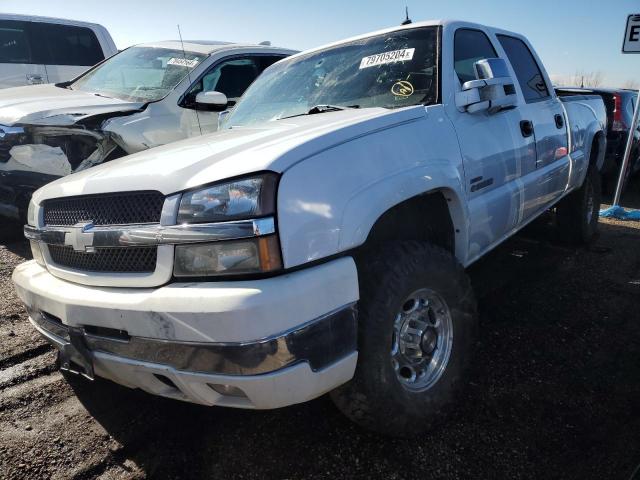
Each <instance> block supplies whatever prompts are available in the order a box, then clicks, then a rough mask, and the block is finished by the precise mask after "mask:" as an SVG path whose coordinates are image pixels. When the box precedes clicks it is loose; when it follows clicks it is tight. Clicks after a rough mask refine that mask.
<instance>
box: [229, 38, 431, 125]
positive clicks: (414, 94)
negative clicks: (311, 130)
mask: <svg viewBox="0 0 640 480" xmlns="http://www.w3.org/2000/svg"><path fill="white" fill-rule="evenodd" d="M437 35H438V31H437V27H422V28H413V29H407V30H400V31H396V32H391V33H386V34H384V35H377V36H373V37H368V38H365V39H361V40H357V41H354V42H350V43H345V44H341V45H338V46H335V47H330V48H327V49H325V50H322V51H319V52H313V53H310V54H308V55H303V56H301V57H296V58H293V59H291V60H285V61H283V62H279V63H277V64H275V65H273V66H272V67H269V68H268V69H267V70H265V71H264V73H263V74H262V75H261V76H260V77H258V79H257V80H256V81H255V82H254V83H253V85H251V87H249V89H248V90H247V91H246V92H245V94H244V96H243V97H242V99H241V100H240V102H239V103H238V105H237V106H236V107H235V108H234V109H233V111H232V112H231V114H230V115H229V117H228V118H227V120H226V121H225V124H226V125H227V126H232V127H233V126H245V125H250V124H255V123H259V122H264V121H268V120H278V119H282V118H286V117H291V116H295V115H304V114H307V113H309V111H310V110H311V109H312V108H313V107H315V106H318V105H333V106H339V107H358V108H367V107H383V108H398V107H406V106H409V105H417V104H431V103H434V102H435V101H436V98H437V90H438V71H437V67H438V52H437ZM333 110H337V109H333ZM318 111H320V110H319V109H315V110H312V112H311V113H317V112H318ZM322 111H327V110H326V109H325V110H322ZM329 111H330V110H329Z"/></svg>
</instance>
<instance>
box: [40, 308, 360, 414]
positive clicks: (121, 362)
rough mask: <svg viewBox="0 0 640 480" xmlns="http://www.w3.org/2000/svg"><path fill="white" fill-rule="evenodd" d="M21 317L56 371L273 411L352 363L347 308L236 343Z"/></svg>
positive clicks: (314, 392)
mask: <svg viewBox="0 0 640 480" xmlns="http://www.w3.org/2000/svg"><path fill="white" fill-rule="evenodd" d="M29 319H30V321H31V323H32V324H33V325H34V326H35V328H36V329H37V330H38V331H39V332H40V334H42V335H43V336H44V337H45V338H46V339H47V340H48V341H49V342H50V343H51V344H52V345H53V346H55V347H56V348H57V349H58V351H59V360H60V368H61V369H62V370H66V371H69V372H72V373H77V374H80V375H82V376H84V377H86V378H89V379H91V380H93V379H94V376H95V375H97V376H100V377H104V378H107V379H110V380H113V381H115V382H116V383H120V384H122V385H125V386H128V387H134V388H141V389H143V390H146V391H148V392H149V393H153V394H156V395H161V396H165V397H171V398H176V399H178V400H185V401H189V402H194V403H201V404H205V405H221V406H230V407H240V408H278V407H283V406H286V405H291V404H294V403H301V402H304V401H307V400H311V399H313V398H315V397H317V396H319V395H322V394H323V393H326V392H327V391H329V390H332V389H333V388H335V387H337V386H338V385H341V384H342V383H345V382H346V381H348V380H349V379H350V378H351V377H352V376H353V373H354V370H355V365H356V361H357V352H356V310H355V305H351V306H348V307H346V308H343V309H340V310H339V311H336V312H333V313H331V314H328V315H326V316H324V317H322V318H320V319H318V320H317V321H314V322H311V323H309V324H307V325H303V326H302V327H300V328H299V329H296V330H293V331H291V332H287V333H285V334H283V335H279V336H276V337H273V338H269V339H265V340H261V341H259V342H253V343H238V344H205V343H195V342H172V341H166V340H157V339H148V338H135V337H130V338H125V337H124V334H123V333H122V332H117V331H116V332H104V331H101V332H95V331H89V332H88V331H87V330H86V329H83V328H79V327H67V326H66V325H64V324H62V323H61V322H60V321H58V320H57V319H55V318H52V317H51V316H49V315H47V314H45V313H43V312H30V317H29ZM107 333H110V334H111V335H112V336H111V337H108V336H105V334H107ZM118 336H119V337H120V338H117V337H118ZM276 386H277V388H274V387H276ZM285 392H286V393H285Z"/></svg>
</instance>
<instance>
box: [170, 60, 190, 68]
mask: <svg viewBox="0 0 640 480" xmlns="http://www.w3.org/2000/svg"><path fill="white" fill-rule="evenodd" d="M167 65H177V66H179V67H189V68H193V67H195V66H196V65H198V60H195V59H194V60H187V59H186V58H170V59H169V61H168V62H167Z"/></svg>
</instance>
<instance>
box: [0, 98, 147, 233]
mask: <svg viewBox="0 0 640 480" xmlns="http://www.w3.org/2000/svg"><path fill="white" fill-rule="evenodd" d="M54 88H55V87H54ZM123 107H124V106H123ZM143 109H144V104H130V105H127V106H126V107H125V108H120V109H118V110H113V111H109V112H105V111H104V110H105V109H104V108H98V109H94V110H97V111H91V109H85V111H84V112H82V113H78V112H77V111H76V112H75V113H64V114H55V115H53V116H50V117H44V118H41V119H39V120H37V121H33V122H32V123H18V124H16V125H14V126H11V127H7V126H4V125H0V214H1V215H3V216H5V217H8V218H13V219H16V220H19V219H21V218H23V217H24V215H25V214H26V208H27V206H28V204H29V200H30V198H31V195H32V193H33V192H34V191H35V190H37V189H38V188H40V187H41V186H43V185H45V184H47V183H49V182H51V181H53V180H55V179H57V178H60V177H63V176H66V175H69V174H71V173H74V172H79V171H82V170H85V169H87V168H89V167H92V166H94V165H98V164H100V163H103V162H105V161H109V160H113V159H115V158H118V157H121V156H124V155H127V153H129V152H134V151H138V150H140V148H138V146H137V145H132V144H127V143H126V142H125V141H124V140H123V137H122V136H121V135H120V134H119V133H118V129H119V127H121V126H122V125H123V123H125V122H126V119H127V117H128V116H129V115H131V114H132V113H136V112H141V111H143ZM143 148H144V147H143Z"/></svg>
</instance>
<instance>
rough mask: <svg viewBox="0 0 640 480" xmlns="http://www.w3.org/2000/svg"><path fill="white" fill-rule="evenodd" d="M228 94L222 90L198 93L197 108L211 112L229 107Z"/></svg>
mask: <svg viewBox="0 0 640 480" xmlns="http://www.w3.org/2000/svg"><path fill="white" fill-rule="evenodd" d="M228 103H229V101H228V100H227V96H226V95H225V94H224V93H220V92H200V93H199V94H197V95H196V108H197V109H198V110H208V111H210V112H222V111H223V110H226V109H227V104H228Z"/></svg>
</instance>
